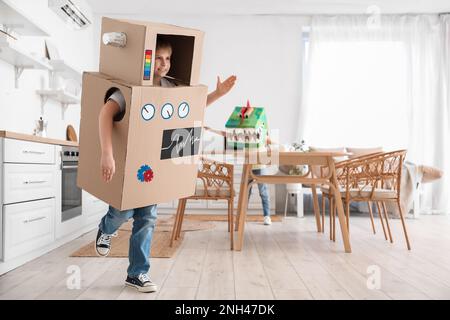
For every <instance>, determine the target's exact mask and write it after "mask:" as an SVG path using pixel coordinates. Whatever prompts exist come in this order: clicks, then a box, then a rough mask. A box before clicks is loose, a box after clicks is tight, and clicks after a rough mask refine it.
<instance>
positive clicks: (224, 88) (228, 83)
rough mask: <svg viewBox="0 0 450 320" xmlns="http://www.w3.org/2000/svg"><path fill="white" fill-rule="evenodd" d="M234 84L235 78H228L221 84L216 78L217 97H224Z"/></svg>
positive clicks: (218, 78)
mask: <svg viewBox="0 0 450 320" xmlns="http://www.w3.org/2000/svg"><path fill="white" fill-rule="evenodd" d="M235 82H236V76H230V77H228V78H227V79H226V80H225V81H224V82H221V81H220V77H219V76H217V85H216V92H217V93H218V94H219V96H223V95H226V94H227V93H228V92H229V91H230V90H231V88H233V86H234V83H235Z"/></svg>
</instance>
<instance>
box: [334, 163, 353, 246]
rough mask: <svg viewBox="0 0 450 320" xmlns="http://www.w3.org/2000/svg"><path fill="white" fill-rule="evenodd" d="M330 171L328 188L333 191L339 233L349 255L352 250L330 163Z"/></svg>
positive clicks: (336, 183) (339, 195)
mask: <svg viewBox="0 0 450 320" xmlns="http://www.w3.org/2000/svg"><path fill="white" fill-rule="evenodd" d="M330 170H331V172H332V175H331V184H332V185H330V187H331V189H334V190H333V192H334V200H335V202H336V209H337V214H338V219H339V227H340V228H341V233H342V240H343V241H344V249H345V252H347V253H351V252H352V248H351V246H350V239H349V236H348V228H347V222H346V220H345V213H344V206H343V205H342V199H341V192H340V190H339V184H338V181H337V179H336V171H335V168H334V162H332V163H331V164H330Z"/></svg>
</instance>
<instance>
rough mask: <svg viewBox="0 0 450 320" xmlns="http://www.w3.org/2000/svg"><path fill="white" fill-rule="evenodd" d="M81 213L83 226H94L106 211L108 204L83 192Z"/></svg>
mask: <svg viewBox="0 0 450 320" xmlns="http://www.w3.org/2000/svg"><path fill="white" fill-rule="evenodd" d="M82 199H83V201H82V212H83V217H84V225H85V226H96V225H98V224H99V223H100V219H101V218H102V217H103V216H104V215H105V214H106V212H107V211H108V204H107V203H105V202H103V201H102V200H100V199H97V198H96V197H94V196H93V195H91V194H90V193H89V192H86V191H84V190H83V193H82Z"/></svg>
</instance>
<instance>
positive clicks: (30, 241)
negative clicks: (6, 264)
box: [3, 197, 56, 261]
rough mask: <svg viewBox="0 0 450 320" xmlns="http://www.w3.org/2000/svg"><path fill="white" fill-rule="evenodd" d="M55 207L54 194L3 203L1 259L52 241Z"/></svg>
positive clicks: (6, 259) (23, 252)
mask: <svg viewBox="0 0 450 320" xmlns="http://www.w3.org/2000/svg"><path fill="white" fill-rule="evenodd" d="M55 209H56V208H55V198H54V197H53V198H50V199H44V200H38V201H29V202H20V203H14V204H8V205H4V206H3V218H4V231H5V234H4V241H5V243H4V260H5V261H8V260H10V259H12V258H15V257H18V256H20V255H22V254H25V253H27V252H30V251H32V250H34V249H37V248H40V247H43V246H45V245H47V244H50V243H52V242H53V240H54V219H55Z"/></svg>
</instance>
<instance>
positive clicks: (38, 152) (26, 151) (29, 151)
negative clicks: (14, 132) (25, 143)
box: [22, 150, 45, 154]
mask: <svg viewBox="0 0 450 320" xmlns="http://www.w3.org/2000/svg"><path fill="white" fill-rule="evenodd" d="M22 152H23V153H33V154H45V152H44V151H34V150H23V151H22Z"/></svg>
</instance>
